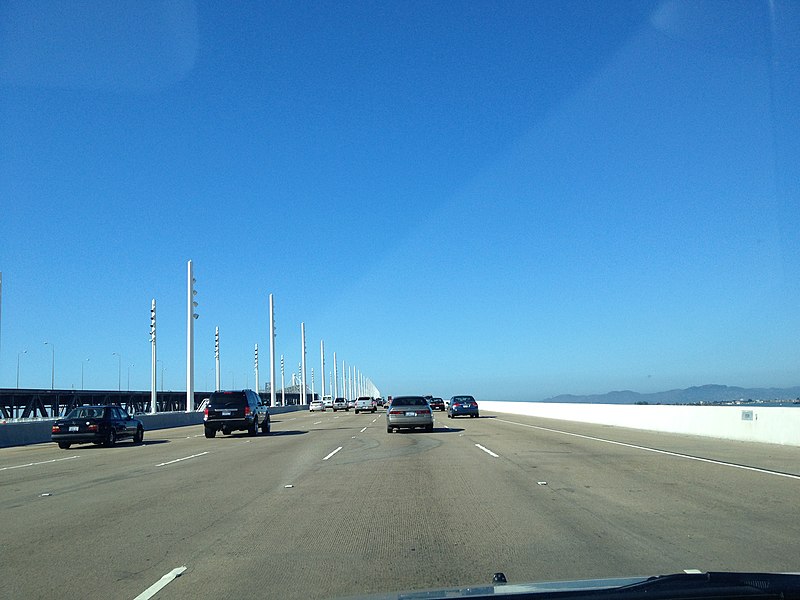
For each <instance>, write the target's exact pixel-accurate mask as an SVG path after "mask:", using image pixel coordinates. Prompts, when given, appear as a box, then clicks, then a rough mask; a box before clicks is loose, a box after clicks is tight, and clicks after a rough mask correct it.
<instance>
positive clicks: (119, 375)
mask: <svg viewBox="0 0 800 600" xmlns="http://www.w3.org/2000/svg"><path fill="white" fill-rule="evenodd" d="M111 356H116V357H117V391H118V392H121V391H122V356H120V354H119V352H112V353H111Z"/></svg>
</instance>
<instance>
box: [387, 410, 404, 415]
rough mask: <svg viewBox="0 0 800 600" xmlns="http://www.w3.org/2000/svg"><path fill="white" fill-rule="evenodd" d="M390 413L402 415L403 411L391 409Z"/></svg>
mask: <svg viewBox="0 0 800 600" xmlns="http://www.w3.org/2000/svg"><path fill="white" fill-rule="evenodd" d="M389 414H390V415H402V414H403V411H402V410H390V411H389Z"/></svg>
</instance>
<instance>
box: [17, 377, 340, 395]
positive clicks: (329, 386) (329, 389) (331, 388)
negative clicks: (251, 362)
mask: <svg viewBox="0 0 800 600" xmlns="http://www.w3.org/2000/svg"><path fill="white" fill-rule="evenodd" d="M324 377H325V375H324V374H323V378H324ZM17 387H19V385H17ZM328 391H329V392H332V391H333V371H328ZM322 400H323V401H324V400H325V397H324V396H323V398H322Z"/></svg>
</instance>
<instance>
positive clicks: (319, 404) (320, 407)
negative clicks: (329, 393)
mask: <svg viewBox="0 0 800 600" xmlns="http://www.w3.org/2000/svg"><path fill="white" fill-rule="evenodd" d="M308 410H309V412H315V411H322V412H325V403H324V402H323V401H322V400H312V401H311V404H309V405H308Z"/></svg>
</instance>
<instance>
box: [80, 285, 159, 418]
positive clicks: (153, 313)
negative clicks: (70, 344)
mask: <svg viewBox="0 0 800 600" xmlns="http://www.w3.org/2000/svg"><path fill="white" fill-rule="evenodd" d="M150 350H151V354H152V357H151V365H150V367H151V369H150V414H151V415H154V414H156V386H157V385H158V382H157V380H156V369H157V365H156V299H155V298H153V301H152V302H151V303H150ZM82 378H83V361H81V379H82ZM82 384H83V381H82V380H81V387H83V385H82Z"/></svg>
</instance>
